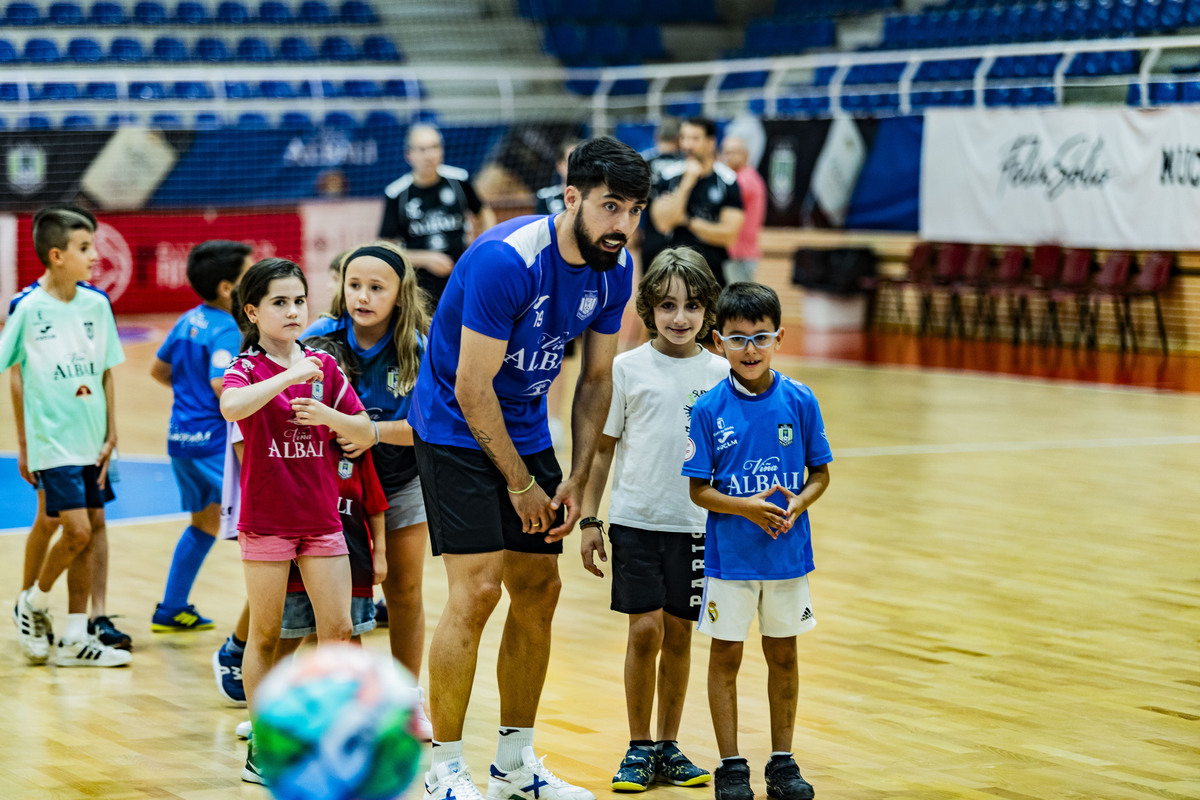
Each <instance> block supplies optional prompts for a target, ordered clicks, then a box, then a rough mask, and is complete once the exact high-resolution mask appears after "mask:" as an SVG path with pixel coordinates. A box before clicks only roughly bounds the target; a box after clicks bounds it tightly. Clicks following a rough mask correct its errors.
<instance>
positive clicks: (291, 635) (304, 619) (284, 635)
mask: <svg viewBox="0 0 1200 800" xmlns="http://www.w3.org/2000/svg"><path fill="white" fill-rule="evenodd" d="M350 623H351V624H352V625H353V626H354V627H353V628H352V629H351V632H350V633H351V635H352V636H361V635H362V634H364V633H366V632H367V631H373V630H375V599H374V598H372V597H351V598H350ZM316 632H317V615H316V613H314V612H313V607H312V601H311V600H309V599H308V592H288V593H287V599H286V600H284V601H283V625H282V626H281V630H280V632H279V638H280V639H303V638H304V637H305V636H308V635H309V634H310V633H316Z"/></svg>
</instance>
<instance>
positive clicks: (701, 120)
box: [684, 117, 717, 139]
mask: <svg viewBox="0 0 1200 800" xmlns="http://www.w3.org/2000/svg"><path fill="white" fill-rule="evenodd" d="M684 124H685V125H695V126H696V127H697V128H703V129H704V135H705V136H707V137H708V138H709V139H716V138H717V123H715V122H713V121H712V120H711V119H709V118H708V117H689V118H688V119H687V121H686V122H684Z"/></svg>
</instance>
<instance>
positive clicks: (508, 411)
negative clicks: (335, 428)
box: [408, 217, 633, 455]
mask: <svg viewBox="0 0 1200 800" xmlns="http://www.w3.org/2000/svg"><path fill="white" fill-rule="evenodd" d="M632 270H633V259H632V258H630V256H629V252H628V251H626V250H624V249H623V250H622V251H621V255H620V258H619V259H618V262H617V266H616V267H614V268H613V269H611V270H609V271H608V272H596V271H595V270H593V269H592V268H591V267H588V266H587V265H572V264H568V263H567V262H566V261H564V260H563V257H562V256H561V255H560V254H559V250H558V233H557V231H555V229H554V217H517V218H516V219H511V220H508V221H507V222H503V223H501V224H499V225H497V226H496V227H494V228H492V229H491V230H489V231H488V232H487V233H485V234H483V235H482V236H480V237H479V238H478V239H476V240H475V242H474V243H472V245H471V247H470V249H469V250H467V252H466V254H464V255H463V257H462V259H461V260H460V261H459V262H458V266H456V267H455V269H454V272H453V273H451V275H450V282H449V284H447V286H446V292H445V294H444V295H443V297H442V302H441V304H440V305H439V306H438V310H437V313H436V314H434V317H433V325H432V326H431V328H430V331H429V350H428V357H427V358H426V359H425V360H424V361H422V362H421V372H420V375H419V377H418V378H417V386H416V389H415V390H414V391H413V404H412V409H411V410H410V411H409V414H408V420H409V422H410V423H411V424H412V426H413V428H414V429H415V430H416V432H417V434H418V435H419V436H420V437H421V438H422V439H424V440H425V441H426V442H430V443H432V444H442V445H454V446H457V447H470V448H472V449H475V450H478V449H479V444H478V443H477V442H476V441H475V437H474V436H472V435H471V431H470V429H469V428H468V427H467V422H466V419H465V418H464V417H463V413H462V409H461V408H460V407H459V405H458V400H457V399H455V397H454V383H455V376H456V374H457V372H458V358H459V348H460V347H461V345H462V328H463V327H464V326H465V327H467V328H469V329H470V330H472V331H475V332H476V333H481V334H483V335H484V336H488V337H491V338H493V339H503V340H506V341H507V342H508V348H507V350H506V351H505V354H504V362H503V364H501V366H500V371H499V372H498V373H497V374H496V377H495V379H494V380H493V381H492V386H493V388H494V389H495V391H496V397H497V398H498V399H499V400H500V410H501V412H502V413H503V415H504V424H505V427H506V428H507V430H508V434H509V436H510V437H511V438H512V443H513V445H514V446H515V447H516V449H517V452H518V453H520V454H521V455H529V454H531V453H537V452H540V451H542V450H545V449H546V448H548V447H551V441H550V430H549V427H548V426H547V423H546V392H547V391H548V390H549V389H550V384H551V383H552V382H553V381H554V378H555V377H556V376H557V375H558V373H559V371H560V370H561V369H562V361H563V349H564V348H565V347H566V344H567V342H569V341H571V340H572V339H574V338H576V337H578V336H579V335H580V334H582V333H583V332H584V331H585V330H587V329H588V328H591V329H592V330H594V331H596V332H597V333H603V334H611V333H616V332H617V331H618V330H620V328H621V315H622V313H623V312H624V309H625V303H626V301H628V300H629V295H630V293H631V292H632V289H633V287H632V278H633V275H632Z"/></svg>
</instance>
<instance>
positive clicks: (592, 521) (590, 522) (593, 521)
mask: <svg viewBox="0 0 1200 800" xmlns="http://www.w3.org/2000/svg"><path fill="white" fill-rule="evenodd" d="M584 528H599V529H600V533H602V534H603V533H604V520H602V519H600V518H599V517H584V518H583V519H581V520H579V529H580V530H583V529H584Z"/></svg>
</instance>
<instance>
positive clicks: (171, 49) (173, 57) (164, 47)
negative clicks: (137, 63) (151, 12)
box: [151, 36, 188, 64]
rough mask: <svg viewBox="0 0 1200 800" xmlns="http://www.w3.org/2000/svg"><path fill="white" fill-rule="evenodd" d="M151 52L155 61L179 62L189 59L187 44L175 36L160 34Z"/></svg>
mask: <svg viewBox="0 0 1200 800" xmlns="http://www.w3.org/2000/svg"><path fill="white" fill-rule="evenodd" d="M151 52H152V53H153V54H154V60H155V61H166V62H168V63H172V64H179V63H182V62H184V61H187V60H188V52H187V45H185V44H184V43H183V42H182V41H180V40H179V39H176V38H175V37H174V36H160V37H158V38H157V39H155V40H154V48H153V50H151Z"/></svg>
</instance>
